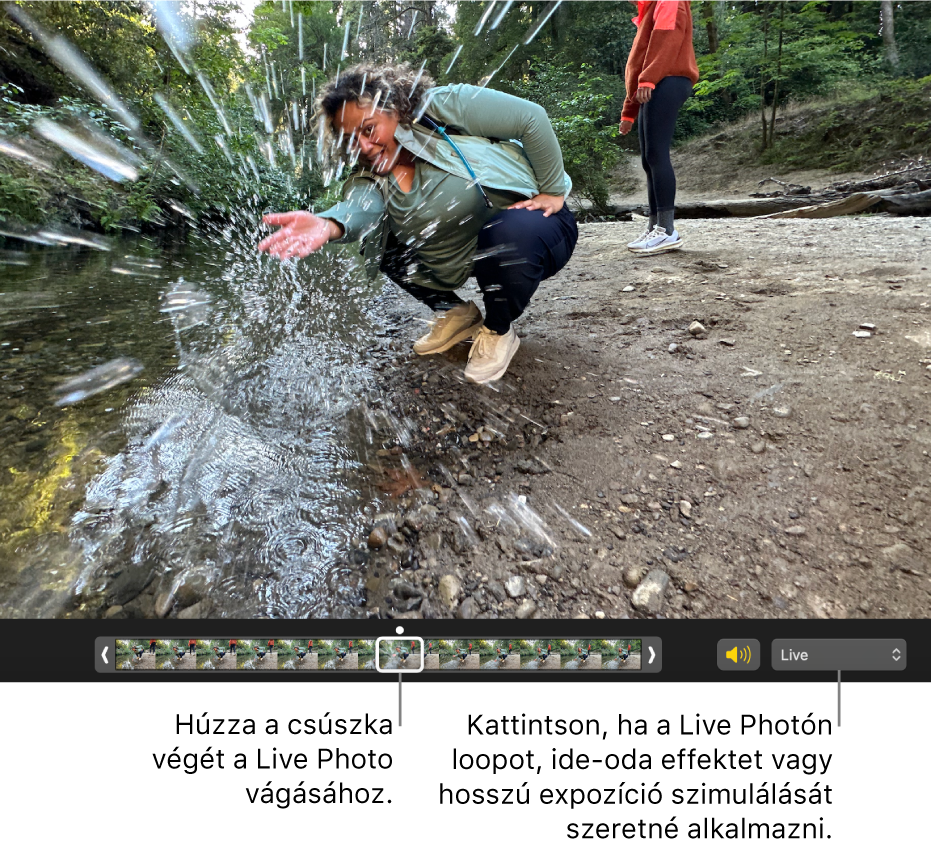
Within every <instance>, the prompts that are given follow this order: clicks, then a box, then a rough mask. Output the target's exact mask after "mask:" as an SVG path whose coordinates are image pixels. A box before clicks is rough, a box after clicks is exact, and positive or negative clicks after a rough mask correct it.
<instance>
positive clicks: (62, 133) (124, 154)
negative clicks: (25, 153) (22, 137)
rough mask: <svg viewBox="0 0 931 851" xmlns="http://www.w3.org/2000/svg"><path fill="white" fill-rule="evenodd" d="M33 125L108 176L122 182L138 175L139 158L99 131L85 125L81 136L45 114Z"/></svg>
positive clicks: (63, 148)
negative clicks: (45, 116) (44, 116)
mask: <svg viewBox="0 0 931 851" xmlns="http://www.w3.org/2000/svg"><path fill="white" fill-rule="evenodd" d="M34 128H35V131H36V132H37V133H38V134H39V135H40V136H42V137H43V138H45V139H47V140H48V141H49V142H51V143H52V144H54V145H57V146H58V147H59V148H61V149H62V150H63V151H65V152H66V153H68V154H70V155H71V156H72V157H74V158H75V159H76V160H78V161H79V162H82V163H84V165H86V166H89V167H90V168H92V169H94V170H95V171H98V172H100V173H101V174H102V175H104V177H108V178H109V179H110V180H113V181H115V182H117V183H122V182H123V181H124V180H131V181H135V180H138V179H139V170H138V168H137V165H138V164H139V162H140V160H139V158H138V157H137V156H136V155H135V154H133V153H132V152H131V151H129V150H127V149H126V148H124V147H123V146H122V145H120V144H119V143H118V142H116V141H115V140H113V139H107V138H106V137H104V136H103V134H102V133H100V132H98V131H94V130H91V129H90V128H87V127H85V128H83V130H84V134H85V135H84V136H81V135H79V134H78V133H76V132H74V131H73V130H69V129H68V128H66V127H64V126H62V125H61V124H56V123H55V122H54V121H52V120H50V119H48V118H40V119H39V120H38V121H36V123H35V125H34Z"/></svg>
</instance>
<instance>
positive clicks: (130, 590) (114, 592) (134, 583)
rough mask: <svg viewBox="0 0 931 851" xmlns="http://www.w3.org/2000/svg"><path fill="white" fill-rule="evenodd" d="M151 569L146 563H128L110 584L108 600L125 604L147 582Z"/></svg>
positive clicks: (119, 604) (137, 594) (116, 603)
mask: <svg viewBox="0 0 931 851" xmlns="http://www.w3.org/2000/svg"><path fill="white" fill-rule="evenodd" d="M151 576H152V569H151V568H150V567H149V566H148V565H147V564H130V565H129V566H128V567H127V568H126V569H125V570H124V571H122V573H120V575H119V576H117V577H116V579H114V580H113V582H112V583H111V584H110V601H111V602H112V603H113V604H114V605H116V606H125V605H126V604H127V603H128V602H129V601H130V600H132V599H133V598H134V597H137V596H139V592H140V591H142V589H143V588H145V586H146V585H148V584H149V578H150V577H151Z"/></svg>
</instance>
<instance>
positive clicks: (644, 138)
mask: <svg viewBox="0 0 931 851" xmlns="http://www.w3.org/2000/svg"><path fill="white" fill-rule="evenodd" d="M691 94H692V81H691V80H690V79H689V78H688V77H664V78H663V79H662V80H660V81H659V83H658V84H657V86H656V88H655V89H653V94H652V96H651V97H650V100H648V101H647V102H646V103H645V104H642V105H641V107H640V114H639V116H638V119H637V133H638V135H639V136H640V162H641V163H642V164H643V170H644V171H645V172H646V175H647V197H648V198H649V200H650V217H651V218H654V219H655V218H656V214H657V213H658V212H661V211H662V212H665V211H668V210H673V209H675V206H676V173H675V172H674V171H673V168H672V161H671V160H670V159H669V149H670V147H671V146H672V134H673V133H674V132H675V129H676V118H677V117H678V115H679V109H680V107H681V106H682V104H684V103H685V102H686V100H687V99H688V97H689V95H691Z"/></svg>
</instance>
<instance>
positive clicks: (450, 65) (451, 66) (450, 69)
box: [445, 44, 463, 77]
mask: <svg viewBox="0 0 931 851" xmlns="http://www.w3.org/2000/svg"><path fill="white" fill-rule="evenodd" d="M462 48H463V45H461V44H460V45H459V47H457V48H456V52H455V53H454V54H453V58H452V59H451V60H450V62H449V66H448V67H447V68H446V72H445V73H446V76H447V77H448V76H449V72H450V71H452V70H453V65H455V64H456V60H457V59H458V58H459V54H460V53H462Z"/></svg>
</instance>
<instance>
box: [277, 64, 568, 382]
mask: <svg viewBox="0 0 931 851" xmlns="http://www.w3.org/2000/svg"><path fill="white" fill-rule="evenodd" d="M317 103H318V111H319V113H320V116H321V117H320V120H322V121H324V123H325V124H324V126H325V132H326V133H327V134H328V138H329V141H330V146H331V147H332V149H334V150H336V151H337V152H338V155H339V156H341V157H343V158H344V159H345V160H346V161H348V164H349V165H350V167H351V169H352V170H351V173H350V176H349V178H348V179H347V180H346V183H345V184H344V187H343V200H342V201H340V202H339V203H338V204H336V205H335V206H333V207H331V208H330V209H329V210H325V211H324V212H322V213H319V214H318V215H313V214H311V213H307V212H292V213H274V214H271V215H267V216H265V217H264V221H265V223H266V224H270V225H281V229H280V230H278V231H276V232H275V233H274V234H272V235H271V236H269V237H268V238H266V239H264V240H263V241H262V242H261V243H259V250H260V251H268V252H269V254H272V255H274V256H276V257H279V258H281V259H282V260H285V259H287V258H289V257H306V256H307V255H308V254H310V253H312V252H314V251H316V250H317V249H319V248H320V247H322V246H323V245H325V244H326V243H327V242H331V241H333V242H349V241H355V240H360V239H361V240H363V248H362V253H363V256H364V258H365V265H366V269H367V271H368V273H369V274H370V276H374V275H376V274H377V273H378V272H379V271H382V272H384V273H385V274H386V275H388V277H389V278H391V280H393V281H394V282H395V283H396V284H398V286H400V287H401V288H402V289H404V290H405V291H407V292H408V293H410V294H411V295H412V296H414V298H416V299H418V300H419V301H421V302H423V303H424V304H426V305H427V306H429V307H430V308H432V309H433V310H434V311H435V312H436V317H435V321H434V322H433V324H432V327H431V329H430V331H429V333H427V334H426V335H424V336H423V337H421V338H420V339H419V340H417V342H416V343H414V351H415V352H416V353H417V354H418V355H430V354H436V353H438V352H444V351H446V350H447V349H449V348H452V346H454V345H455V344H456V343H458V342H461V341H463V340H467V339H470V338H471V339H472V340H473V341H474V342H473V343H472V348H471V351H470V352H469V363H468V365H467V366H466V369H465V377H466V378H467V379H468V380H469V381H474V382H477V383H485V382H488V381H495V380H497V379H499V378H500V377H501V376H502V375H504V373H505V371H506V370H507V368H508V365H509V364H510V362H511V359H512V358H513V357H514V353H515V352H516V351H517V348H518V346H519V345H520V340H519V339H518V337H517V334H516V332H515V331H514V328H513V327H512V322H514V320H516V319H517V318H518V317H519V316H520V315H521V314H522V313H523V312H524V310H525V309H526V307H527V305H528V303H529V302H530V299H531V297H532V296H533V294H534V292H535V291H536V289H537V287H538V286H539V285H540V281H542V280H545V279H546V278H549V277H550V276H552V275H555V274H556V273H557V272H558V271H559V270H560V269H562V268H563V266H565V265H566V263H567V262H568V260H569V258H570V257H571V256H572V252H573V250H574V249H575V244H576V240H577V239H578V229H577V227H576V223H575V218H574V217H573V215H572V213H571V212H570V210H569V208H568V207H567V206H566V205H565V197H566V195H567V194H568V192H569V191H570V189H571V187H572V184H571V181H570V180H569V177H568V175H567V174H566V173H565V171H564V170H563V162H562V152H561V151H560V149H559V143H558V142H557V140H556V134H555V133H554V132H553V128H552V125H551V124H550V121H549V118H548V117H547V115H546V112H545V111H544V110H543V109H542V108H541V107H539V106H537V105H536V104H533V103H530V102H529V101H525V100H522V99H521V98H517V97H513V96H511V95H507V94H504V93H503V92H497V91H492V90H488V89H483V88H478V87H476V86H468V85H455V86H442V87H434V86H433V81H432V80H430V78H429V77H427V76H426V75H420V76H416V75H415V74H413V73H412V72H411V70H410V69H409V68H407V67H406V66H400V67H384V68H377V67H373V66H358V67H356V68H353V69H351V70H349V71H345V72H343V73H342V74H341V75H340V76H339V77H338V78H337V79H336V80H334V81H332V82H330V83H329V84H327V86H326V87H325V88H324V89H323V91H322V93H321V95H320V97H319V98H318V102H317ZM473 275H474V276H475V278H476V281H477V282H478V286H479V289H480V290H481V291H482V300H483V302H484V307H485V315H484V318H483V317H482V313H481V311H480V310H479V308H478V307H477V306H476V305H475V304H474V303H472V302H465V301H463V300H462V299H461V298H460V297H459V296H458V295H457V294H456V289H457V288H458V287H461V286H462V285H463V284H464V283H465V282H466V280H467V279H468V278H469V277H470V276H473Z"/></svg>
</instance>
